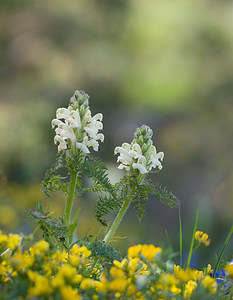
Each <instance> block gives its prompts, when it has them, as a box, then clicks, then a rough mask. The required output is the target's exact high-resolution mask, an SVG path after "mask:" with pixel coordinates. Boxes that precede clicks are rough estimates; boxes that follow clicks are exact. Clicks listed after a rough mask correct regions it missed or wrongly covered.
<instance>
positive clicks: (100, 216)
mask: <svg viewBox="0 0 233 300" xmlns="http://www.w3.org/2000/svg"><path fill="white" fill-rule="evenodd" d="M120 207H121V201H120V200H118V199H115V198H112V197H111V196H110V197H107V196H104V197H99V200H98V202H97V204H96V208H95V214H96V219H97V221H98V222H100V223H101V224H102V225H104V226H107V222H106V220H105V217H106V215H108V214H109V213H110V212H111V211H113V210H114V209H117V208H118V209H119V208H120Z"/></svg>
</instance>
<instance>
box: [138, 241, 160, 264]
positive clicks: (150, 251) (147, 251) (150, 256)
mask: <svg viewBox="0 0 233 300" xmlns="http://www.w3.org/2000/svg"><path fill="white" fill-rule="evenodd" d="M161 251H162V249H161V248H160V247H155V246H154V245H142V250H141V253H142V255H143V256H144V257H145V258H146V259H147V260H148V261H154V259H155V257H156V255H157V254H158V253H160V252H161Z"/></svg>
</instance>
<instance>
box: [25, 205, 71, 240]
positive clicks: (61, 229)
mask: <svg viewBox="0 0 233 300" xmlns="http://www.w3.org/2000/svg"><path fill="white" fill-rule="evenodd" d="M27 213H28V215H29V216H32V217H33V218H34V219H35V220H36V221H37V222H38V224H39V225H40V227H41V229H42V230H43V233H44V235H45V236H47V237H50V236H51V235H52V236H53V237H54V238H55V239H56V241H57V242H58V243H59V242H62V243H63V242H64V241H65V239H66V238H67V237H69V236H70V233H69V230H68V228H67V226H66V225H65V224H64V223H63V221H62V220H61V219H55V218H52V217H51V216H50V214H48V213H44V212H42V211H39V210H36V209H29V210H28V211H27Z"/></svg>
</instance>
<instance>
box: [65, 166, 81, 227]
mask: <svg viewBox="0 0 233 300" xmlns="http://www.w3.org/2000/svg"><path fill="white" fill-rule="evenodd" d="M77 174H78V172H76V171H73V172H72V173H71V175H70V188H69V193H68V196H67V199H66V207H65V212H64V221H65V224H66V225H67V226H69V223H70V217H71V211H72V206H73V200H74V192H75V186H76V181H77Z"/></svg>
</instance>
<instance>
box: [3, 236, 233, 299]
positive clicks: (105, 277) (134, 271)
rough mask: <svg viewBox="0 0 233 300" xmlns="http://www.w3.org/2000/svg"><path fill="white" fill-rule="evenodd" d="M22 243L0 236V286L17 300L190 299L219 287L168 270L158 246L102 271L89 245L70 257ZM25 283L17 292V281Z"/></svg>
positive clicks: (192, 273) (199, 276)
mask: <svg viewBox="0 0 233 300" xmlns="http://www.w3.org/2000/svg"><path fill="white" fill-rule="evenodd" d="M20 238H21V237H20V236H18V238H17V237H16V236H15V235H9V236H6V235H3V234H0V249H1V252H0V285H1V286H2V288H3V289H4V287H6V288H8V289H9V287H10V286H12V289H13V290H14V289H15V293H16V294H15V298H17V299H34V298H38V299H50V300H53V299H62V300H82V299H94V300H98V299H113V298H118V299H135V300H144V299H148V298H149V299H160V300H162V299H175V298H176V297H177V296H178V297H180V298H182V299H190V297H191V296H192V294H193V293H194V292H195V291H196V290H197V288H198V286H199V287H202V289H203V290H204V291H205V293H206V294H205V295H211V294H214V293H216V288H217V283H216V281H215V279H213V278H212V277H210V276H209V273H208V272H205V273H204V272H202V271H198V270H192V269H183V268H181V267H180V266H176V265H175V266H174V269H173V270H171V269H169V270H168V269H166V268H165V265H166V264H164V262H163V261H162V259H163V252H162V249H161V248H160V247H155V246H154V245H135V246H132V247H130V248H129V249H128V255H127V256H126V257H125V258H124V259H123V260H121V261H118V260H114V261H113V263H112V265H111V266H110V267H109V268H106V267H104V268H100V265H99V264H98V263H97V264H96V259H93V258H92V256H91V251H90V250H89V249H88V248H87V247H85V246H79V245H77V244H75V245H74V246H73V247H72V249H71V250H70V251H69V254H68V253H67V252H66V251H60V250H52V249H51V247H50V245H49V244H48V243H47V242H46V241H44V240H41V241H39V242H37V243H35V244H34V245H32V246H31V247H30V248H29V250H23V249H22V247H21V245H20ZM7 247H8V248H7ZM7 249H10V252H9V253H8V254H7V255H5V254H4V252H5V251H6V250H7ZM2 254H4V255H2ZM93 266H96V268H94V269H93ZM226 268H227V267H226ZM230 272H231V269H230V268H229V273H230ZM93 274H94V275H95V276H93ZM21 281H22V283H23V284H22V287H21V288H20V289H16V288H15V287H14V284H15V283H14V282H21ZM0 297H1V291H0ZM4 299H5V298H4ZM7 299H8V298H7ZM9 299H10V298H9Z"/></svg>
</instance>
